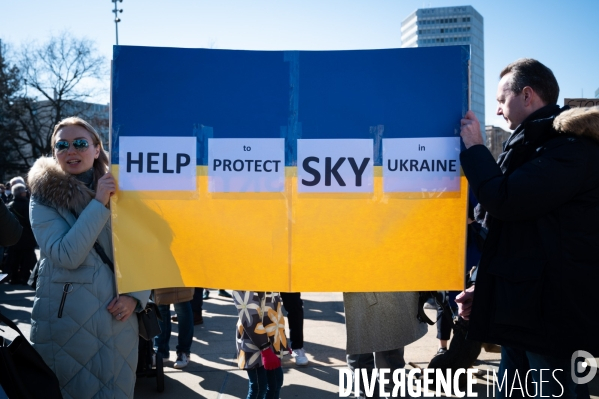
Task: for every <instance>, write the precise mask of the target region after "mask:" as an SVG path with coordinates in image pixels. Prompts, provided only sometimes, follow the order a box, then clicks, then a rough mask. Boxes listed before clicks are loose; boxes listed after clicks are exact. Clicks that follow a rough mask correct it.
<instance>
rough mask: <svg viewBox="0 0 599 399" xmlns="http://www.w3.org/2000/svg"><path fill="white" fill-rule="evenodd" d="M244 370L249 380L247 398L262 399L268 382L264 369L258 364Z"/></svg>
mask: <svg viewBox="0 0 599 399" xmlns="http://www.w3.org/2000/svg"><path fill="white" fill-rule="evenodd" d="M246 371H247V373H248V380H249V387H248V396H247V399H264V395H265V394H266V387H267V384H268V382H267V378H266V370H265V369H264V367H262V366H260V367H256V368H253V369H249V370H246Z"/></svg>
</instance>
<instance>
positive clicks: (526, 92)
mask: <svg viewBox="0 0 599 399" xmlns="http://www.w3.org/2000/svg"><path fill="white" fill-rule="evenodd" d="M535 94H536V93H535V91H534V90H533V89H532V87H530V86H525V87H524V88H523V89H522V99H523V100H524V105H525V106H526V107H528V106H530V105H531V103H532V101H533V97H534V95H535Z"/></svg>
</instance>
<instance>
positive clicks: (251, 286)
mask: <svg viewBox="0 0 599 399" xmlns="http://www.w3.org/2000/svg"><path fill="white" fill-rule="evenodd" d="M112 172H113V174H114V175H115V177H117V179H118V165H113V166H112ZM197 175H198V177H197V191H196V192H175V191H152V192H148V191H144V192H139V191H120V192H118V193H117V194H116V195H114V196H113V198H112V200H111V209H112V230H113V239H114V255H115V266H116V272H117V282H118V285H119V291H120V292H121V293H124V292H132V291H138V290H143V289H150V288H163V287H183V286H187V287H211V288H225V289H236V290H253V291H283V292H310V291H345V292H352V291H353V292H359V291H425V290H461V289H463V286H464V276H465V267H466V266H468V268H469V267H471V266H473V265H465V249H466V217H467V212H466V209H467V200H468V185H467V182H466V179H465V177H464V176H463V175H462V177H461V192H459V193H441V194H439V193H406V194H401V195H398V194H386V193H384V192H383V177H382V171H381V167H375V177H374V190H373V193H369V194H345V193H339V194H332V193H327V194H299V193H298V192H297V175H296V168H294V167H287V168H286V190H285V192H282V193H210V192H208V176H207V171H206V167H202V166H199V167H198V168H197Z"/></svg>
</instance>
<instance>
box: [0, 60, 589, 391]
mask: <svg viewBox="0 0 599 399" xmlns="http://www.w3.org/2000/svg"><path fill="white" fill-rule="evenodd" d="M558 94H559V86H558V83H557V81H556V79H555V77H554V75H553V73H552V71H551V70H550V69H549V68H547V67H546V66H545V65H543V64H542V63H540V62H538V61H536V60H533V59H520V60H517V61H515V62H514V63H511V64H510V65H508V66H507V67H506V68H505V69H504V70H503V71H502V72H501V76H500V81H499V85H498V89H497V101H498V108H497V114H499V115H502V116H503V117H504V118H505V120H506V122H507V123H508V125H509V128H510V129H513V130H514V132H513V134H512V135H511V137H510V138H509V139H508V141H507V142H506V143H505V146H504V152H503V153H502V154H501V155H500V157H499V160H498V161H496V160H495V159H494V158H493V156H492V155H491V153H490V152H489V150H488V149H487V148H486V147H485V146H484V143H483V139H482V136H481V128H480V125H479V122H478V120H477V118H476V115H474V113H473V112H472V111H468V112H467V113H466V115H465V116H464V118H463V119H462V120H461V122H460V123H461V137H462V140H463V144H464V150H463V151H462V153H461V155H460V159H461V165H462V168H463V171H464V174H465V175H466V177H467V179H468V181H469V183H470V186H471V192H472V198H471V201H470V204H471V207H470V208H471V213H470V214H469V218H468V222H469V224H471V225H472V226H471V227H469V231H470V230H472V234H469V246H468V251H469V253H468V265H467V266H468V269H469V268H470V266H474V265H478V267H477V268H476V272H475V276H473V277H472V281H473V284H472V285H471V286H470V287H469V288H468V289H467V290H465V291H463V292H461V293H453V294H450V299H449V302H448V303H446V304H444V305H443V306H441V307H440V309H439V320H440V324H439V330H438V336H437V337H438V339H439V351H438V355H439V356H443V355H444V354H446V353H447V347H448V340H449V332H450V330H451V327H452V323H453V322H452V319H451V317H450V318H449V319H447V318H445V317H444V314H445V312H446V309H445V308H449V309H455V310H454V311H455V312H456V313H458V314H459V317H460V318H461V322H466V324H462V325H466V326H467V338H468V339H469V340H472V341H477V342H485V343H492V344H497V345H501V364H500V378H501V375H502V374H505V375H506V376H507V378H508V381H511V380H512V379H513V376H514V374H515V373H520V375H524V374H527V373H528V372H530V373H531V375H532V378H533V380H534V382H535V383H537V384H546V386H544V393H545V394H546V395H549V396H551V395H554V396H561V397H564V398H565V397H568V398H575V397H578V398H584V397H589V394H588V390H585V386H584V385H577V383H576V381H575V380H574V379H573V378H572V377H571V372H573V370H572V367H574V366H573V363H572V362H571V361H570V360H571V356H572V354H573V353H574V352H575V351H577V350H584V351H587V352H590V353H592V354H595V356H597V355H599V340H597V336H598V333H599V317H598V316H599V314H598V311H597V310H596V306H595V304H594V303H595V302H594V298H593V296H594V295H593V293H594V292H595V291H596V287H595V286H596V284H597V281H599V253H598V252H597V250H596V243H597V242H599V144H598V141H599V109H597V108H589V109H585V108H580V109H570V110H568V109H567V107H564V108H560V107H559V106H558V105H556V103H557V99H558ZM51 140H52V143H51V144H52V149H53V153H52V155H51V156H49V157H42V158H40V159H38V160H37V161H36V162H35V164H34V165H33V167H32V168H31V170H30V171H29V173H28V176H27V182H26V181H25V180H24V179H23V178H21V177H15V178H13V179H11V180H10V182H9V183H8V184H6V186H5V185H0V197H1V198H2V201H0V219H1V220H0V222H1V223H2V229H1V230H0V245H2V246H4V247H6V248H3V249H2V250H0V256H2V255H4V253H6V255H5V259H4V261H3V269H4V272H5V273H6V274H8V277H7V279H8V281H9V283H10V284H23V283H25V282H26V281H27V280H28V279H29V277H30V274H31V272H32V270H34V267H35V269H36V273H35V274H36V275H37V282H36V285H35V288H36V292H35V301H34V305H33V311H32V316H31V319H32V324H31V341H32V343H33V345H34V347H35V348H36V349H37V351H38V352H39V353H40V354H41V355H42V357H43V359H44V360H45V361H46V363H47V364H48V365H49V366H50V368H52V370H54V372H55V373H56V375H57V376H58V379H59V382H60V385H61V389H62V393H63V396H64V397H65V398H82V397H95V396H101V397H115V398H116V397H119V398H120V397H123V398H129V397H132V396H133V389H134V383H135V378H136V374H135V371H136V367H137V351H138V339H139V338H138V324H137V318H136V317H132V316H133V315H134V314H135V313H136V312H140V311H141V310H142V309H144V307H145V306H146V303H147V301H148V300H149V298H150V291H140V292H131V293H126V294H120V295H119V294H118V293H117V290H116V286H115V277H114V267H113V265H112V259H111V258H112V241H111V228H110V223H109V219H110V209H109V200H110V196H111V195H113V194H114V193H115V192H116V189H117V187H116V182H115V179H114V177H113V176H112V175H111V173H110V172H109V171H108V158H107V155H106V152H105V151H104V148H103V145H102V142H101V140H100V137H99V135H98V133H97V132H96V130H95V129H94V128H93V127H92V126H91V125H90V124H89V123H88V122H86V121H84V120H82V119H80V118H78V117H70V118H66V119H64V120H62V121H61V122H60V123H58V124H57V125H56V127H55V129H54V132H53V134H52V138H51ZM5 203H6V204H7V206H5V205H4V204H5ZM476 203H478V204H477V205H476ZM474 205H476V207H475V206H474ZM481 231H484V232H485V233H484V234H481V233H480V232H481ZM485 236H486V238H485ZM481 237H482V238H483V239H484V244H483V243H482V242H481V241H482V240H481ZM456 245H460V243H456ZM36 247H39V252H40V259H39V261H38V260H37V259H36V255H35V248H36ZM471 250H472V252H470V251H471ZM209 295H210V293H209V291H208V290H206V289H204V288H196V290H195V294H194V296H193V299H192V300H190V301H186V302H182V303H177V304H175V306H174V310H175V313H176V315H175V316H172V319H171V314H170V308H169V306H168V305H165V306H162V307H161V308H160V313H161V314H162V321H161V327H162V333H161V334H160V335H159V336H158V337H156V339H155V347H156V350H157V352H158V353H160V354H161V355H162V356H163V358H168V357H169V354H170V348H169V345H168V343H169V339H170V333H171V321H177V322H178V323H179V335H178V345H177V347H176V353H177V359H176V361H175V363H174V367H175V368H183V367H185V366H187V364H188V362H189V357H190V347H191V342H192V338H193V329H194V325H198V324H202V323H203V322H204V320H203V317H202V300H203V299H207V298H208V297H209ZM219 295H221V296H228V297H231V296H232V300H233V304H234V305H235V307H236V309H237V311H238V316H239V317H238V323H237V328H236V334H237V337H236V343H237V362H238V366H239V368H240V369H243V370H246V371H247V374H248V379H249V391H248V395H247V397H248V398H249V399H252V398H278V397H279V392H280V389H281V386H282V384H283V372H282V370H281V358H282V357H283V356H284V355H286V354H291V356H293V359H294V360H295V363H296V364H297V365H299V366H304V365H306V364H308V363H309V360H308V357H307V355H306V352H305V350H304V337H303V321H304V314H303V302H302V299H301V294H300V293H280V294H279V293H275V292H254V291H233V293H232V294H229V293H228V292H227V291H225V290H219ZM343 299H344V305H345V317H346V331H347V348H346V349H347V364H348V366H349V367H350V368H351V369H356V368H360V369H373V368H375V367H377V368H389V369H392V370H394V369H398V368H403V367H405V364H406V362H405V360H404V348H405V346H406V345H408V344H410V343H413V342H415V341H416V340H418V339H420V338H421V337H422V336H423V335H425V333H426V331H427V324H426V323H425V322H424V321H423V320H422V319H421V317H420V316H419V309H418V308H419V302H421V301H419V299H420V297H419V293H416V292H362V293H345V294H344V297H343ZM456 308H457V309H456ZM283 309H285V310H286V312H287V316H288V324H289V338H290V339H289V340H288V339H287V336H286V325H285V324H286V323H285V318H284V317H283ZM468 323H469V324H468ZM371 326H376V328H375V329H373V328H371ZM542 369H550V370H552V371H553V376H554V378H553V379H549V380H543V376H542V373H539V371H540V370H542ZM377 392H378V390H375V396H372V397H378V393H377ZM560 392H561V394H560ZM360 394H361V397H365V394H364V392H361V393H360ZM558 394H559V395H558ZM497 396H498V397H506V392H505V391H502V390H501V389H499V391H498V392H497Z"/></svg>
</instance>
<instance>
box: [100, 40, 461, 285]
mask: <svg viewBox="0 0 599 399" xmlns="http://www.w3.org/2000/svg"><path fill="white" fill-rule="evenodd" d="M469 58H470V50H469V47H468V46H447V47H436V48H415V49H388V50H358V51H234V50H208V49H174V48H151V47H129V46H116V47H115V48H114V60H113V74H112V101H111V105H112V113H111V116H112V119H111V132H112V136H111V155H112V171H113V173H114V175H115V177H116V178H117V180H118V187H119V189H118V192H117V194H116V195H115V196H114V197H113V199H112V201H111V209H112V226H113V234H114V237H113V238H114V255H115V264H116V271H117V280H118V284H119V291H121V292H130V291H136V290H142V289H148V288H160V287H177V286H191V287H193V286H198V287H221V288H228V289H238V290H257V291H303V292H306V291H400V290H458V289H462V288H463V282H464V268H465V241H466V240H465V234H466V204H467V197H468V196H467V190H468V188H467V183H466V180H465V179H464V177H463V175H462V174H461V172H460V165H459V151H460V139H459V129H460V119H461V117H462V115H464V114H465V112H466V110H467V107H468V79H469V70H468V65H469Z"/></svg>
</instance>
